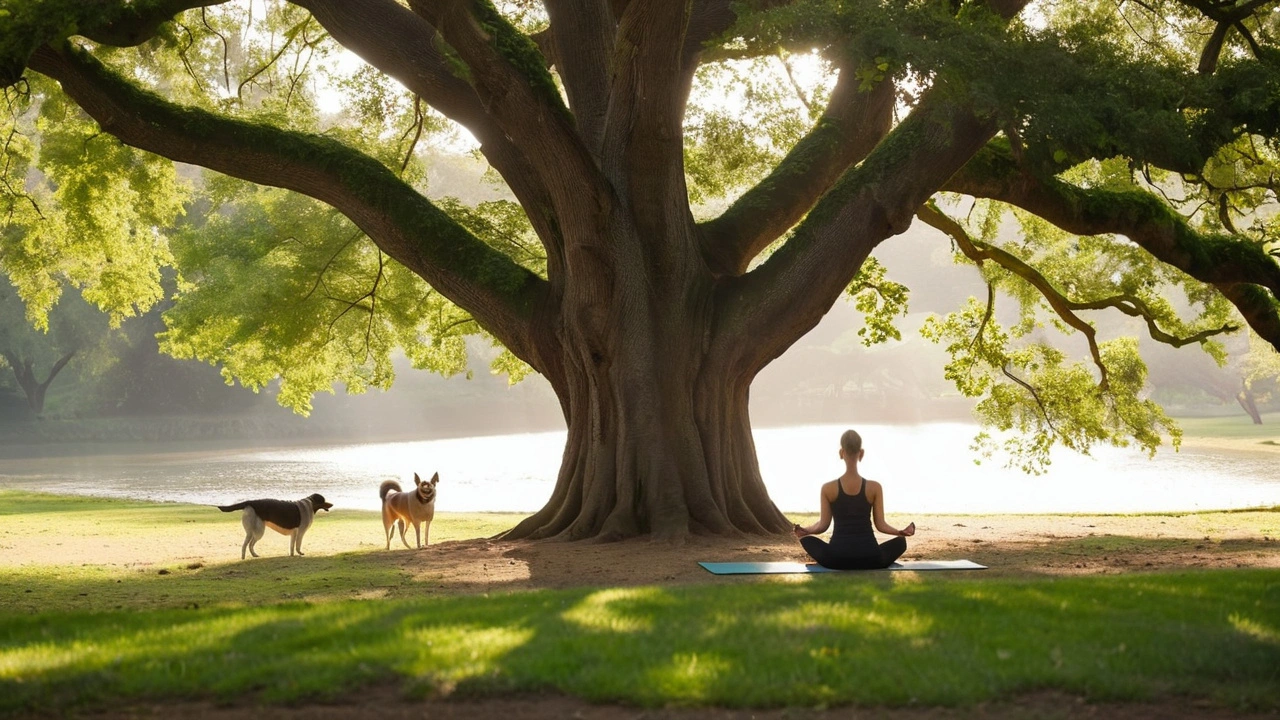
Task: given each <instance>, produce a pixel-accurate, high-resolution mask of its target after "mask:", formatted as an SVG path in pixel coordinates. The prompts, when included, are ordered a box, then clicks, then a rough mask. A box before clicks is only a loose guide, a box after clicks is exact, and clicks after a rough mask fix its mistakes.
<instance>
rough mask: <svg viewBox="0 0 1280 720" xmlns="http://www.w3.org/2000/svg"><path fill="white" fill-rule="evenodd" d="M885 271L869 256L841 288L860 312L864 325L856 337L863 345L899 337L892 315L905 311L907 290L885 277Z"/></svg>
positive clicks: (897, 315)
mask: <svg viewBox="0 0 1280 720" xmlns="http://www.w3.org/2000/svg"><path fill="white" fill-rule="evenodd" d="M885 272H886V270H885V267H884V265H881V264H880V261H879V260H876V259H875V258H873V257H869V258H867V260H866V262H864V263H862V267H861V268H860V269H859V270H858V275H857V277H855V278H854V279H853V282H851V283H849V287H848V288H846V289H845V292H846V293H848V294H849V296H850V297H852V298H853V301H854V306H855V307H857V308H858V311H859V312H861V313H862V314H863V315H864V323H865V324H864V325H863V326H862V327H861V328H860V329H859V330H858V337H860V338H862V344H863V345H866V346H867V347H870V346H872V345H875V344H878V343H883V342H887V341H889V340H891V339H892V340H901V339H902V334H901V333H900V332H898V328H897V326H896V325H895V324H894V318H896V317H899V316H905V315H906V314H907V297H908V295H909V294H910V289H909V288H907V286H906V285H903V284H901V283H896V282H893V281H892V280H888V279H886V278H885Z"/></svg>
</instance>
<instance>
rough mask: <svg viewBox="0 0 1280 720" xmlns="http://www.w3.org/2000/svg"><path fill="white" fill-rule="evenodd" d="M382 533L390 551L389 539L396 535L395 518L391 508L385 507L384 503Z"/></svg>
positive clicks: (384, 503)
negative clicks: (385, 537)
mask: <svg viewBox="0 0 1280 720" xmlns="http://www.w3.org/2000/svg"><path fill="white" fill-rule="evenodd" d="M382 532H383V533H385V534H386V536H387V549H388V550H390V549H391V538H393V537H395V535H396V516H395V515H394V514H392V512H391V508H389V507H387V504H386V502H385V501H384V502H383V503H382Z"/></svg>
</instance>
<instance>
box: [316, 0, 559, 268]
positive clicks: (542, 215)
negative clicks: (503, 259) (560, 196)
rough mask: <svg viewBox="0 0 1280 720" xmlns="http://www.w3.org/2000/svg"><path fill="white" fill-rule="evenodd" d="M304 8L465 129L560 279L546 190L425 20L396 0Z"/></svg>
mask: <svg viewBox="0 0 1280 720" xmlns="http://www.w3.org/2000/svg"><path fill="white" fill-rule="evenodd" d="M295 2H296V4H298V5H299V6H301V7H303V8H305V9H307V10H309V11H310V12H311V14H312V15H313V16H314V17H315V18H316V20H318V21H319V22H320V24H321V26H323V27H324V28H325V30H326V31H328V32H329V34H330V35H332V36H333V38H334V39H335V40H337V41H338V42H339V43H341V44H342V45H343V47H346V48H347V49H349V50H351V51H352V52H354V53H355V54H357V55H359V56H360V58H361V59H363V60H364V61H365V62H367V63H369V64H370V65H371V66H373V67H374V68H377V69H378V70H380V71H381V72H383V73H386V74H387V75H389V76H390V77H393V78H395V79H396V80H397V81H399V82H400V83H401V84H402V85H404V86H405V87H406V88H408V89H409V90H410V91H412V92H413V93H415V94H417V95H418V96H419V97H421V98H422V99H423V100H425V101H426V103H427V104H428V105H430V106H431V107H433V108H435V109H436V110H438V111H440V112H441V113H442V114H444V116H445V117H447V118H449V119H451V120H453V121H455V122H457V123H458V124H460V125H462V126H463V127H465V128H467V130H469V131H470V132H471V134H472V135H473V136H475V138H476V140H478V141H479V142H480V151H481V152H482V153H483V154H484V156H485V158H486V159H487V160H488V161H489V163H490V164H491V165H493V167H494V168H495V169H496V170H497V171H498V172H499V173H500V174H501V175H502V176H503V177H504V178H505V179H506V180H507V183H508V185H509V186H510V187H511V191H512V192H513V193H515V195H516V197H517V198H518V199H519V200H520V203H521V204H522V205H523V206H524V207H526V208H537V211H536V212H535V211H530V212H529V221H530V222H531V223H532V224H533V228H534V231H535V232H537V233H538V237H539V239H541V240H542V242H543V244H544V245H545V246H546V248H547V253H548V260H549V261H548V266H547V272H548V276H549V278H550V279H551V281H552V282H553V283H556V282H559V280H560V278H561V269H562V267H563V263H562V261H561V257H562V248H563V238H562V236H561V231H560V222H559V220H558V219H557V217H556V212H555V209H554V208H553V204H552V201H551V197H550V195H549V194H548V191H547V188H546V186H545V185H544V184H543V183H542V182H541V180H540V177H539V174H538V173H537V172H536V171H535V169H534V165H533V163H532V162H531V160H530V157H529V155H528V154H527V153H526V152H525V151H524V149H522V148H521V147H519V146H517V144H516V143H515V142H514V141H513V140H512V137H511V136H509V135H508V134H507V133H506V132H505V131H504V130H503V128H502V127H501V126H500V125H499V124H498V123H496V122H494V119H493V118H492V117H490V116H489V112H488V109H487V108H486V107H485V105H484V103H483V102H481V99H480V97H479V96H478V95H477V94H476V91H475V88H473V87H472V86H471V85H470V84H468V82H467V81H466V80H465V79H463V77H460V76H459V75H465V73H461V72H460V69H459V63H458V60H457V58H456V56H452V55H451V54H450V53H451V52H452V51H451V50H449V49H448V48H447V46H446V45H445V44H444V42H443V40H442V39H441V38H440V36H439V34H438V33H437V32H436V30H435V28H433V27H432V26H431V25H430V24H429V23H428V22H426V21H425V20H423V19H422V18H421V17H419V16H418V15H417V14H415V13H413V12H412V11H410V10H409V9H407V8H405V7H403V6H402V5H400V4H399V3H396V2H394V0H365V1H364V2H361V3H359V4H358V5H357V4H355V3H351V2H348V1H347V0H295Z"/></svg>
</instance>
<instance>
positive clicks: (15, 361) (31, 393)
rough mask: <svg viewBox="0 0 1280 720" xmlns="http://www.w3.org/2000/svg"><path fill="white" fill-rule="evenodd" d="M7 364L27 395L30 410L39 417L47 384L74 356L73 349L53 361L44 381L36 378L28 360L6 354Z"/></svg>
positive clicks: (49, 383)
mask: <svg viewBox="0 0 1280 720" xmlns="http://www.w3.org/2000/svg"><path fill="white" fill-rule="evenodd" d="M5 357H6V359H7V360H8V362H9V366H10V367H11V368H13V375H14V377H15V378H16V379H17V381H18V387H20V388H22V392H23V393H24V394H25V395H26V396H27V407H28V408H30V409H31V412H32V413H33V414H34V415H35V416H36V417H40V416H41V415H43V414H44V399H45V395H46V394H47V393H48V391H49V386H50V385H52V384H53V379H54V378H55V377H57V376H58V373H60V372H62V369H63V368H64V367H66V366H67V363H69V362H71V358H73V357H75V351H72V352H69V353H67V354H66V355H63V356H62V357H61V358H59V359H58V362H56V363H54V365H53V368H51V369H50V370H49V377H47V378H45V380H44V382H40V381H39V380H37V379H36V373H35V367H34V365H33V363H32V362H31V361H30V360H22V359H19V358H17V357H16V356H10V355H6V356H5Z"/></svg>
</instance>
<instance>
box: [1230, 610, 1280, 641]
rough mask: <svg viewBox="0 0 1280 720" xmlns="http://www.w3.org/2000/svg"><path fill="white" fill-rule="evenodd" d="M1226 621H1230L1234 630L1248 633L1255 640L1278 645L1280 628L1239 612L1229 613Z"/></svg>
mask: <svg viewBox="0 0 1280 720" xmlns="http://www.w3.org/2000/svg"><path fill="white" fill-rule="evenodd" d="M1227 622H1229V623H1231V627H1233V628H1235V629H1236V632H1239V633H1242V634H1244V635H1248V636H1249V637H1251V638H1253V639H1255V640H1261V641H1262V642H1265V643H1270V644H1272V645H1280V630H1277V629H1276V628H1274V627H1271V626H1269V625H1265V624H1263V623H1262V622H1260V621H1258V620H1254V619H1253V618H1250V617H1246V616H1244V615H1241V614H1240V613H1231V614H1230V615H1228V616H1227Z"/></svg>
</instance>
